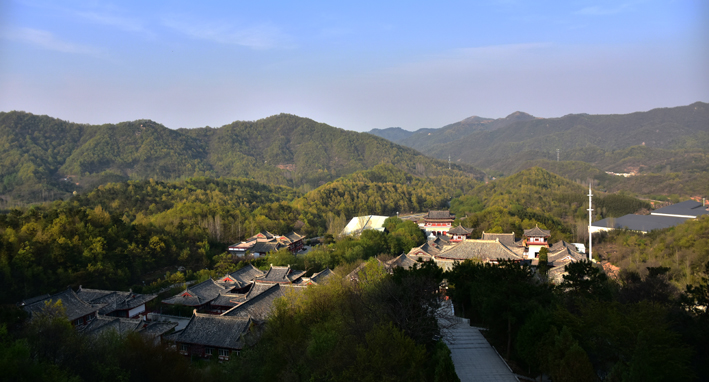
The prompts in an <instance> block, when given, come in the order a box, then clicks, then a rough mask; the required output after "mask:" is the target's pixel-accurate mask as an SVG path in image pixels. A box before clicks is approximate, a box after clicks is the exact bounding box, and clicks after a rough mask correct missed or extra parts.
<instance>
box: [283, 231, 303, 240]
mask: <svg viewBox="0 0 709 382" xmlns="http://www.w3.org/2000/svg"><path fill="white" fill-rule="evenodd" d="M283 237H285V238H286V239H288V240H289V241H290V242H296V241H298V240H302V239H303V236H300V235H298V234H297V233H295V232H290V233H287V234H285V235H283Z"/></svg>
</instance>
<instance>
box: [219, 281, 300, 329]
mask: <svg viewBox="0 0 709 382" xmlns="http://www.w3.org/2000/svg"><path fill="white" fill-rule="evenodd" d="M305 288H307V286H302V285H293V284H271V285H270V287H268V288H267V289H266V290H264V291H262V292H261V293H259V294H257V295H255V296H253V297H251V296H249V298H248V300H246V302H244V303H243V304H240V305H238V306H236V307H234V308H232V309H230V310H228V311H226V312H224V314H222V316H224V317H242V318H247V317H250V318H252V319H254V320H258V321H265V320H266V319H267V318H268V316H270V314H271V311H272V310H273V303H274V301H276V299H278V298H280V297H285V298H286V299H291V300H292V299H295V298H297V297H298V296H299V295H300V294H301V293H303V291H305Z"/></svg>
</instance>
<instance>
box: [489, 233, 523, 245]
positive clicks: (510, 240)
mask: <svg viewBox="0 0 709 382" xmlns="http://www.w3.org/2000/svg"><path fill="white" fill-rule="evenodd" d="M482 240H499V241H500V243H502V244H504V245H506V246H508V247H514V246H520V245H522V243H521V241H518V240H517V239H515V234H514V232H513V233H487V232H483V237H482Z"/></svg>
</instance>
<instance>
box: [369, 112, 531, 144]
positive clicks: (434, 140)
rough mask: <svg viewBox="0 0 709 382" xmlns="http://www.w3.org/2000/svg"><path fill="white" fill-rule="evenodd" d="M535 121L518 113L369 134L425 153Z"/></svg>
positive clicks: (379, 130)
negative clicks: (440, 125)
mask: <svg viewBox="0 0 709 382" xmlns="http://www.w3.org/2000/svg"><path fill="white" fill-rule="evenodd" d="M533 119H535V117H534V116H532V115H529V114H527V113H523V112H519V111H517V112H514V113H512V114H510V115H508V116H507V117H505V118H498V119H491V118H483V117H478V116H472V117H469V118H466V119H464V120H462V121H459V122H455V123H451V124H450V125H446V126H443V127H441V128H439V129H430V128H426V129H419V130H416V131H414V132H411V131H407V130H403V129H401V128H399V127H390V128H388V129H373V130H371V131H369V133H370V134H372V135H376V136H378V137H382V138H384V139H388V140H390V141H392V142H394V143H398V144H401V145H404V146H407V147H411V148H415V149H417V150H419V151H424V150H426V149H427V148H428V147H430V146H433V145H436V144H445V143H448V142H453V141H455V140H457V139H459V138H461V137H465V136H467V135H470V134H472V133H475V132H479V131H492V130H497V129H499V128H502V127H505V126H508V125H510V124H512V123H514V122H518V121H529V120H533Z"/></svg>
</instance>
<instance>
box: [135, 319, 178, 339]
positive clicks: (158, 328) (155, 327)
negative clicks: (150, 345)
mask: <svg viewBox="0 0 709 382" xmlns="http://www.w3.org/2000/svg"><path fill="white" fill-rule="evenodd" d="M176 326H177V322H170V321H153V322H149V323H148V325H147V326H144V327H143V328H141V329H138V333H140V334H141V335H144V336H147V337H151V338H154V337H158V336H162V335H164V334H165V333H167V332H169V331H170V330H172V329H173V328H175V327H176Z"/></svg>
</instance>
